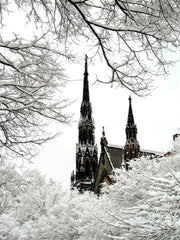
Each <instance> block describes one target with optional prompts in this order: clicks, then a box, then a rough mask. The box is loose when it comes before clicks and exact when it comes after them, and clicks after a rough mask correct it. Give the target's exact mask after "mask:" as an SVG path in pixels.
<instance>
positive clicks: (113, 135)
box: [33, 60, 180, 187]
mask: <svg viewBox="0 0 180 240" xmlns="http://www.w3.org/2000/svg"><path fill="white" fill-rule="evenodd" d="M179 69H180V63H177V64H176V65H175V66H174V67H171V68H170V69H169V72H170V74H169V76H168V77H167V78H166V80H164V79H159V78H157V81H156V85H157V86H158V88H157V89H156V90H154V91H153V92H152V93H151V96H149V97H146V98H140V97H137V96H135V95H132V94H131V93H130V92H128V91H127V90H125V89H122V88H116V89H115V88H111V87H110V86H107V85H103V84H95V85H94V84H93V83H94V81H95V79H96V74H97V75H98V76H100V77H106V75H105V74H104V72H105V69H99V67H98V66H97V67H96V66H92V65H89V84H90V99H91V103H92V108H93V117H94V120H95V126H96V129H95V135H96V143H97V144H98V149H99V153H100V144H99V143H100V137H101V131H102V126H104V127H105V132H106V137H107V139H108V142H109V143H111V144H115V145H124V144H125V140H126V139H125V126H126V121H127V114H128V104H129V102H128V96H129V95H130V94H131V96H132V107H133V112H134V118H135V123H136V124H137V128H138V140H139V143H140V146H141V148H143V149H150V150H156V151H164V152H166V151H169V150H170V149H171V148H172V135H173V134H174V133H176V132H177V131H178V130H177V129H178V127H180V111H179V103H180V82H179V72H180V70H179ZM67 72H68V73H69V72H70V73H71V74H70V76H69V78H70V79H72V80H74V79H76V80H77V79H78V80H79V81H71V82H70V83H69V84H68V85H67V87H66V89H65V95H66V96H68V97H69V98H70V100H76V102H75V103H74V104H73V105H72V106H71V107H70V109H69V111H70V112H73V113H74V122H73V123H72V124H71V126H66V127H63V133H62V135H61V136H59V137H58V138H57V139H55V140H52V141H51V142H49V143H48V144H46V145H45V146H44V147H43V148H42V150H41V152H40V154H39V155H38V157H37V159H35V164H34V165H33V167H37V168H38V169H39V170H40V171H41V172H43V173H45V174H47V175H48V176H51V177H54V178H56V179H57V180H59V181H61V182H62V183H63V185H64V186H65V187H69V183H70V182H69V179H70V174H71V171H72V170H73V169H75V148H76V143H77V141H78V120H79V116H80V104H81V100H82V84H83V81H82V80H83V73H84V61H83V60H82V64H81V65H75V66H71V68H70V71H67ZM59 128H61V126H60V125H59Z"/></svg>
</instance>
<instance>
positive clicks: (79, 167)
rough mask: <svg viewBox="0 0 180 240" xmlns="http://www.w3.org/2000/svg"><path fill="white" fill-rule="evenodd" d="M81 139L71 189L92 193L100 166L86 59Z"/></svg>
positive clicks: (79, 128)
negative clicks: (98, 166) (98, 165)
mask: <svg viewBox="0 0 180 240" xmlns="http://www.w3.org/2000/svg"><path fill="white" fill-rule="evenodd" d="M78 130H79V137H78V143H77V144H76V173H75V174H74V171H73V172H72V175H71V188H72V189H73V188H77V189H78V190H79V191H80V192H83V191H84V190H88V191H92V190H93V187H94V181H95V174H96V169H97V164H98V152H97V145H96V144H95V135H94V130H95V126H94V121H93V118H92V108H91V103H90V97H89V82H88V63H87V55H86V57H85V70H84V81H83V98H82V103H81V108H80V119H79V126H78Z"/></svg>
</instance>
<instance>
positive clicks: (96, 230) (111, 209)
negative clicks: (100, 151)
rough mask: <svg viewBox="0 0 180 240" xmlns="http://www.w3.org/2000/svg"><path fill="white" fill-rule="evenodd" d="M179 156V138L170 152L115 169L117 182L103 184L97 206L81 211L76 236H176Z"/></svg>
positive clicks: (179, 225) (179, 211) (179, 214)
mask: <svg viewBox="0 0 180 240" xmlns="http://www.w3.org/2000/svg"><path fill="white" fill-rule="evenodd" d="M179 160H180V139H179V140H177V141H176V142H175V148H174V150H173V151H172V155H171V156H169V157H162V158H159V159H154V160H150V159H146V158H144V159H140V160H138V161H135V162H133V163H132V170H130V171H128V172H127V171H120V170H119V171H117V172H116V176H115V178H116V183H115V184H114V185H112V186H109V187H108V186H107V187H105V189H104V194H103V196H101V197H100V198H99V201H98V202H97V204H96V206H95V207H94V206H93V207H92V210H88V211H87V212H86V214H84V215H83V217H82V219H84V220H82V221H84V222H85V224H84V226H83V228H82V231H81V236H80V238H79V239H88V240H90V239H98V240H99V239H103V240H106V239H124V240H125V239H126V240H128V239H138V240H140V239H141V240H142V239H166V240H168V239H173V240H175V239H176V240H178V239H179V235H180V221H179V219H180V209H179V204H180V161H179ZM93 209H94V211H93ZM88 212H89V213H90V214H88Z"/></svg>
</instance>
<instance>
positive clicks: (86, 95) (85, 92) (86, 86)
mask: <svg viewBox="0 0 180 240" xmlns="http://www.w3.org/2000/svg"><path fill="white" fill-rule="evenodd" d="M87 61H88V56H87V55H86V56H85V69H84V83H83V102H89V82H88V75H89V74H88V64H87Z"/></svg>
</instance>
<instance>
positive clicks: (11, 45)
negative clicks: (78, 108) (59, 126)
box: [0, 0, 180, 159]
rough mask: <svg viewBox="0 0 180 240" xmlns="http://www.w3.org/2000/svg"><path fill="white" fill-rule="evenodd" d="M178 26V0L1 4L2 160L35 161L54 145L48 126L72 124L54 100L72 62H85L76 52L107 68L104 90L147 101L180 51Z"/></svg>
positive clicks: (60, 103) (7, 0)
mask: <svg viewBox="0 0 180 240" xmlns="http://www.w3.org/2000/svg"><path fill="white" fill-rule="evenodd" d="M19 17H21V21H20V22H19V24H20V27H19V26H18V28H17V27H12V25H13V24H12V23H14V22H16V19H17V18H19ZM22 23H24V24H22ZM179 23H180V2H179V0H171V1H167V0H152V1H147V0H134V1H132V0H127V1H124V0H113V1H107V0H101V1H100V0H97V1H92V0H79V1H74V0H67V1H63V0H56V1H51V0H46V1H42V0H26V1H23V0H3V1H1V2H0V30H1V33H0V150H1V155H2V154H4V155H5V156H6V155H7V154H8V153H10V154H9V155H10V156H11V157H12V155H13V153H14V154H15V155H18V156H20V157H26V158H28V159H29V158H31V157H32V156H33V155H35V154H36V152H37V151H36V150H37V149H36V147H34V146H38V145H39V144H42V143H43V142H45V141H46V140H49V139H51V137H53V136H49V134H45V133H44V131H45V128H44V126H45V125H47V124H48V123H49V122H50V120H55V121H57V122H61V123H62V122H63V123H64V122H67V120H68V115H67V114H65V112H64V108H65V107H66V106H67V102H66V101H65V100H64V99H62V98H61V96H60V94H59V93H58V94H59V95H58V97H57V98H56V97H55V96H56V93H57V90H59V88H60V87H62V86H63V85H64V83H65V77H64V74H63V73H64V72H63V67H65V65H66V63H67V60H68V61H69V60H71V61H72V60H76V61H78V60H79V59H82V56H79V58H78V57H77V56H78V54H77V52H78V50H77V49H78V46H79V49H80V48H82V46H85V48H86V50H85V51H86V52H88V50H89V51H90V54H91V56H90V57H91V58H93V61H94V62H95V63H96V62H99V61H101V60H102V62H103V63H105V64H106V65H107V67H108V69H109V78H107V80H105V81H106V82H109V83H117V84H118V85H120V86H122V87H125V88H127V89H129V90H130V91H132V92H134V93H136V94H137V95H145V94H147V92H149V90H150V89H151V82H152V79H153V78H154V76H157V75H163V74H165V73H167V67H168V66H169V65H170V64H171V63H172V62H168V60H167V59H166V57H165V56H166V55H165V52H166V51H167V49H168V51H174V50H176V49H178V48H179V46H180V37H179V33H180V24H179ZM20 28H22V29H21V30H20ZM98 80H99V81H102V80H101V79H98ZM32 149H33V150H32ZM13 157H14V156H13Z"/></svg>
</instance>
